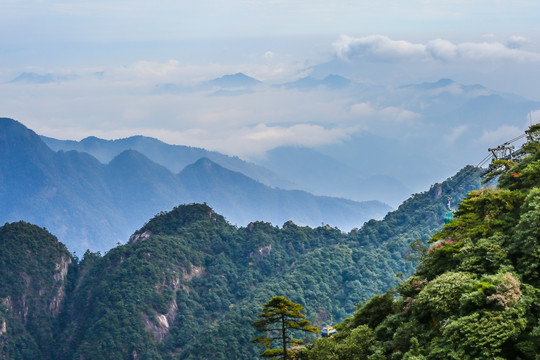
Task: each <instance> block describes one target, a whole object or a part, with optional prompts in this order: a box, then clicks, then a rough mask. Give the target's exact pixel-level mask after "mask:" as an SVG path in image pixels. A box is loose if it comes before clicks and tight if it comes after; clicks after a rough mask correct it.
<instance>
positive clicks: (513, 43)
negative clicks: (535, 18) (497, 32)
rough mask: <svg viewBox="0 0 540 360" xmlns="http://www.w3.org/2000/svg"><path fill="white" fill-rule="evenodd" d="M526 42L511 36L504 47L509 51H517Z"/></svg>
mask: <svg viewBox="0 0 540 360" xmlns="http://www.w3.org/2000/svg"><path fill="white" fill-rule="evenodd" d="M526 42H527V39H526V38H524V37H523V36H512V37H511V38H510V40H508V41H507V42H506V47H508V48H510V49H519V48H520V47H522V46H523V44H525V43H526Z"/></svg>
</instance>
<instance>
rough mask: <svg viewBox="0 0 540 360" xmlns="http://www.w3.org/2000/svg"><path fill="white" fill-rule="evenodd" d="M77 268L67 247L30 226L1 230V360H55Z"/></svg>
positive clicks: (16, 224)
mask: <svg viewBox="0 0 540 360" xmlns="http://www.w3.org/2000/svg"><path fill="white" fill-rule="evenodd" d="M71 263H72V258H71V255H70V253H69V252H68V251H67V249H66V247H65V246H64V245H63V244H61V243H59V242H58V240H57V239H56V238H55V237H54V236H52V235H51V234H50V233H48V232H47V231H46V230H45V229H42V228H40V227H37V226H35V225H31V224H28V223H25V222H18V223H13V224H6V225H4V226H2V227H0V359H17V360H29V359H44V358H45V359H51V358H52V353H53V351H54V347H55V341H54V336H53V335H54V332H55V327H56V320H57V318H58V314H59V312H60V310H61V305H62V303H63V301H64V298H65V294H66V286H65V285H66V283H67V277H68V269H69V267H70V264H71Z"/></svg>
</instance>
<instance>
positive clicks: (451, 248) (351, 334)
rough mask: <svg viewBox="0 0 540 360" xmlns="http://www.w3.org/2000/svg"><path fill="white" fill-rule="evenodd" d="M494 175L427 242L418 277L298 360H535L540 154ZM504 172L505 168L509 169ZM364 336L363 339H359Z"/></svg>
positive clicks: (539, 303) (539, 302)
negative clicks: (495, 179) (493, 182)
mask: <svg viewBox="0 0 540 360" xmlns="http://www.w3.org/2000/svg"><path fill="white" fill-rule="evenodd" d="M524 151H526V152H528V153H529V156H527V157H526V158H524V159H523V160H522V161H521V162H518V163H514V164H509V167H508V168H507V169H506V171H501V169H500V166H499V165H495V166H493V167H492V170H493V171H496V172H497V174H498V175H500V178H499V186H498V188H496V189H484V190H478V191H472V192H471V193H469V194H468V196H467V197H466V198H465V199H464V200H463V201H462V202H461V204H460V205H459V209H458V211H457V212H456V213H455V216H456V218H455V219H454V220H452V221H451V222H450V223H449V224H447V225H445V226H444V227H443V229H442V230H441V231H439V232H438V233H436V234H435V235H434V236H433V237H432V238H431V240H430V243H431V246H430V247H429V249H428V250H427V251H426V252H425V253H424V255H423V256H422V259H421V261H420V264H419V265H418V268H417V270H416V272H415V273H414V275H413V276H412V277H410V278H409V279H408V280H407V281H404V282H403V283H401V284H400V285H399V286H397V288H396V289H395V290H391V291H389V292H387V293H386V294H384V295H379V296H375V297H373V298H372V299H371V300H369V301H368V302H366V303H365V304H364V305H363V306H361V307H359V308H358V309H357V311H356V312H355V314H354V316H353V317H351V318H349V319H346V320H345V321H344V322H343V323H341V324H340V325H339V326H338V328H340V329H341V332H340V333H338V334H336V335H334V336H333V337H331V338H328V339H319V340H317V341H316V342H315V343H314V345H313V346H312V347H310V348H304V349H302V350H301V351H299V353H298V354H297V355H298V356H299V357H300V358H302V359H340V360H341V359H417V360H419V359H538V354H540V320H539V319H540V277H539V270H540V268H539V267H540V230H539V229H540V228H539V226H538V225H539V224H540V145H539V144H538V143H537V142H532V141H529V142H528V143H527V144H526V146H525V148H524ZM507 165H508V164H507ZM359 334H361V336H359Z"/></svg>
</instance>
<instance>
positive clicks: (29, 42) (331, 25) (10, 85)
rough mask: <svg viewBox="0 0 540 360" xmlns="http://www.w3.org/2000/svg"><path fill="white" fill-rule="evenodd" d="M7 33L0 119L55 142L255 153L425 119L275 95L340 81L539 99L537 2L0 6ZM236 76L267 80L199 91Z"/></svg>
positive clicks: (371, 104)
mask: <svg viewBox="0 0 540 360" xmlns="http://www.w3.org/2000/svg"><path fill="white" fill-rule="evenodd" d="M0 34H2V35H1V36H0V116H5V117H11V118H14V119H16V120H19V121H21V122H22V123H23V124H25V125H26V126H28V127H29V128H31V129H33V130H34V131H36V132H37V133H39V134H43V135H47V136H52V137H56V138H60V139H76V140H79V139H82V138H84V137H87V136H90V135H94V136H98V137H102V138H108V139H111V138H119V137H126V136H131V135H136V134H143V135H147V136H153V137H156V138H159V139H161V140H163V141H166V142H169V143H173V144H184V145H191V146H198V147H205V148H208V149H210V150H218V151H221V152H224V153H227V154H230V155H238V156H240V157H242V158H245V159H252V158H256V157H260V156H263V155H264V153H265V152H266V151H268V150H270V149H272V148H274V147H277V146H283V145H299V146H309V147H314V146H322V145H329V144H338V143H340V142H343V141H346V140H347V139H349V138H351V137H352V136H354V135H355V134H358V133H359V132H362V131H370V130H372V131H377V129H379V130H380V131H381V132H382V131H383V130H381V129H380V128H381V122H384V121H387V120H385V119H392V120H393V121H395V122H401V123H404V122H405V123H406V122H411V121H413V120H414V119H415V118H416V117H418V116H421V115H422V114H419V113H418V111H413V110H411V109H410V106H409V104H407V103H395V104H380V103H376V102H375V101H374V100H373V99H371V98H369V94H363V95H362V96H365V97H366V98H362V97H361V98H356V97H355V96H360V95H352V94H347V95H343V94H337V93H330V92H328V91H314V92H309V93H306V92H302V91H296V90H287V91H286V90H283V88H277V87H274V86H272V85H276V84H282V83H287V82H292V81H294V80H297V79H299V78H302V77H305V76H308V75H309V76H313V77H316V78H319V79H320V78H323V77H324V76H325V75H328V74H330V73H339V74H340V75H342V76H345V77H347V78H349V79H351V80H353V81H355V82H358V83H365V84H370V85H372V86H381V87H383V88H384V87H397V86H400V85H406V84H411V83H422V82H425V81H427V82H430V81H431V82H434V81H437V80H438V79H440V78H452V79H454V80H456V81H458V82H459V83H461V84H482V85H483V86H486V87H488V88H490V89H493V90H496V91H500V92H507V93H513V94H517V95H519V96H522V97H526V98H529V99H531V100H536V101H540V87H539V86H538V84H539V83H540V2H537V1H532V0H531V1H529V0H505V1H503V0H500V1H498V0H440V1H435V0H409V1H402V0H390V1H378V2H374V1H363V0H356V1H349V0H336V1H322V0H310V1H307V0H264V1H263V0H243V1H241V0H227V1H225V0H201V1H198V2H194V1H183V0H181V1H172V0H163V1H160V2H158V3H156V2H150V1H142V0H131V1H111V0H108V1H102V0H94V1H74V0H70V1H55V0H0ZM238 72H242V73H245V74H247V75H249V76H251V77H253V78H256V79H258V80H260V81H263V82H264V86H259V87H257V88H256V89H250V91H246V92H240V93H236V94H234V96H215V92H214V91H215V89H209V88H208V87H205V86H202V85H204V84H207V82H208V81H210V80H212V79H214V78H218V77H221V76H223V75H226V74H235V73H238ZM24 73H26V74H31V75H32V76H33V77H31V78H29V77H28V76H27V78H26V80H24V81H13V80H15V79H17V77H18V76H19V75H21V74H24ZM19 80H20V78H19ZM164 84H169V85H171V86H174V88H175V89H176V91H174V92H162V91H159V89H162V88H163V85H164ZM359 114H361V116H360V115H359ZM535 116H536V115H535ZM538 116H540V112H539V113H538ZM523 123H524V124H525V123H526V119H523ZM520 126H521V125H520ZM415 131H421V129H420V128H418V129H416V130H415ZM492 131H500V132H502V133H504V129H503V130H500V129H493V130H492ZM456 134H457V133H456ZM484 135H485V134H484ZM396 136H397V134H396Z"/></svg>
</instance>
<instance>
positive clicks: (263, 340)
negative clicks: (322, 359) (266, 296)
mask: <svg viewBox="0 0 540 360" xmlns="http://www.w3.org/2000/svg"><path fill="white" fill-rule="evenodd" d="M302 310H304V307H303V306H302V305H300V304H296V303H293V302H292V301H289V300H287V298H285V297H283V296H274V297H273V298H272V299H271V300H270V301H269V302H268V303H266V304H264V308H263V312H262V313H261V314H259V317H260V318H262V320H259V321H255V322H254V323H253V326H255V328H257V330H258V331H264V332H266V334H265V335H261V336H259V337H257V338H255V339H253V340H251V341H252V342H255V343H259V344H261V345H263V346H264V347H266V348H267V349H266V350H265V351H264V352H263V353H262V354H261V355H259V356H260V357H265V358H276V356H279V357H282V359H287V358H288V355H287V352H288V351H287V350H288V349H289V347H290V346H294V345H300V344H302V343H303V341H302V340H299V339H295V338H294V337H292V333H293V332H294V331H297V330H298V331H305V332H310V333H315V334H316V333H319V332H320V331H319V329H317V328H316V327H313V326H310V321H309V320H306V316H305V315H304V314H302V313H301V311H302ZM274 340H278V341H281V347H282V348H281V349H270V346H271V345H272V342H273V341H274Z"/></svg>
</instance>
